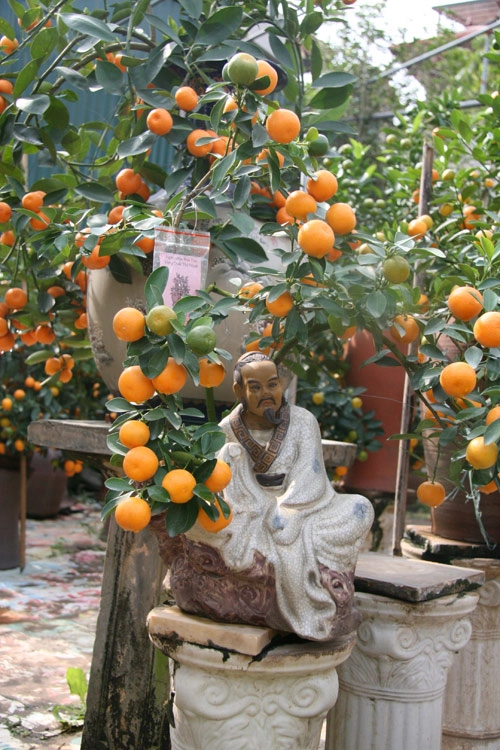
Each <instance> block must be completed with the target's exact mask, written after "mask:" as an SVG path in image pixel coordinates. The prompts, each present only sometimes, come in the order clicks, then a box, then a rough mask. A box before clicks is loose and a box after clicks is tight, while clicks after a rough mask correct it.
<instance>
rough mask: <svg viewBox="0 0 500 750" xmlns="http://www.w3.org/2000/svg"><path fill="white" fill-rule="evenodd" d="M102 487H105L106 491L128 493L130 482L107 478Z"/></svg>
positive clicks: (117, 478)
mask: <svg viewBox="0 0 500 750" xmlns="http://www.w3.org/2000/svg"><path fill="white" fill-rule="evenodd" d="M104 486H105V487H107V488H108V490H113V491H114V492H129V491H130V482H129V480H128V479H125V478H124V477H109V478H108V479H106V481H105V482H104Z"/></svg>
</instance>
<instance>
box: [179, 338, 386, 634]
mask: <svg viewBox="0 0 500 750" xmlns="http://www.w3.org/2000/svg"><path fill="white" fill-rule="evenodd" d="M234 373H235V374H234V391H235V394H236V397H237V399H238V401H239V404H238V406H237V407H236V408H235V409H234V410H233V411H232V412H231V413H230V414H229V416H227V417H225V418H224V419H223V420H222V422H221V427H222V428H223V430H224V432H225V434H226V437H227V441H226V444H225V445H224V446H223V448H222V450H221V451H220V455H219V457H220V458H222V459H223V460H224V461H226V462H227V463H229V464H230V466H231V470H232V479H231V482H230V483H229V485H228V486H227V488H226V489H225V490H224V498H225V500H226V501H227V502H228V503H229V505H230V506H231V508H232V511H233V519H232V521H231V523H230V524H229V525H228V526H227V527H226V528H224V529H223V530H221V531H220V532H219V533H217V534H210V533H208V532H206V531H204V530H203V529H202V528H200V527H199V525H198V524H195V526H194V527H193V528H192V529H190V531H189V532H188V533H187V534H186V535H185V536H182V537H178V538H176V539H175V540H173V542H174V545H173V547H175V548H176V549H175V554H174V549H172V551H171V552H169V555H168V556H169V558H170V559H169V560H168V562H169V565H170V585H171V589H172V592H173V594H174V596H175V599H176V602H177V604H178V605H179V606H180V607H181V608H182V609H184V610H185V611H188V612H191V613H194V614H199V615H203V616H206V617H207V616H208V617H211V618H212V619H216V620H221V621H226V622H243V623H248V624H255V625H268V626H270V627H273V628H275V629H277V630H281V631H289V632H293V633H296V634H297V635H299V636H301V637H303V638H307V639H311V640H319V641H324V640H329V639H331V638H333V637H335V636H336V635H340V634H342V633H345V632H349V631H351V630H353V628H355V627H356V625H357V623H358V619H357V613H356V612H355V610H354V609H353V606H352V604H353V595H354V568H355V564H356V560H357V556H358V552H359V548H360V545H361V543H362V542H363V540H364V538H365V537H366V535H367V533H368V531H369V529H370V527H371V524H372V521H373V508H372V505H371V503H370V502H369V501H368V500H367V499H366V498H364V497H362V496H360V495H348V494H340V493H337V492H335V490H334V489H333V487H332V485H331V483H330V481H329V479H328V476H327V473H326V470H325V466H324V462H323V453H322V445H321V435H320V430H319V425H318V423H317V421H316V419H315V417H314V416H313V415H312V414H311V413H310V412H308V411H307V410H306V409H303V408H301V407H299V406H293V405H289V404H288V403H287V402H286V401H285V399H284V397H283V384H282V379H281V377H280V374H279V373H278V370H277V367H276V365H275V363H274V362H273V361H272V360H270V359H269V358H268V357H267V356H266V355H264V354H262V353H260V352H249V353H247V354H245V355H243V356H242V357H241V358H240V359H239V360H238V362H237V363H236V366H235V371H234Z"/></svg>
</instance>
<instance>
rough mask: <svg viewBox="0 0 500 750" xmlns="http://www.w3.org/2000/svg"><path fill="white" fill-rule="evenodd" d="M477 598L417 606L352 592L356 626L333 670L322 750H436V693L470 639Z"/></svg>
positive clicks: (440, 700)
mask: <svg viewBox="0 0 500 750" xmlns="http://www.w3.org/2000/svg"><path fill="white" fill-rule="evenodd" d="M477 599H478V595H477V594H465V595H461V596H456V595H452V596H444V597H440V598H439V599H433V600H430V601H425V602H422V603H418V604H410V603H406V602H402V601H397V600H395V599H390V598H388V597H382V596H377V595H373V594H363V593H357V594H356V596H355V602H356V606H357V608H358V611H359V612H360V614H361V615H362V618H363V621H362V623H361V625H360V627H359V629H358V640H357V643H356V646H355V648H354V650H353V652H352V654H351V657H350V659H349V660H348V661H347V662H346V663H345V664H343V665H342V667H340V668H339V682H340V689H339V696H338V700H337V703H336V704H335V707H334V709H333V710H332V711H331V712H330V714H329V717H328V729H327V740H326V748H327V749H328V750H346V748H349V750H388V748H391V749H392V748H401V747H404V748H405V750H422V748H425V750H439V748H440V747H441V720H442V705H443V694H444V688H445V685H446V678H447V673H448V669H449V667H450V664H451V662H452V659H453V655H454V653H455V652H457V651H459V650H460V649H462V648H463V647H464V646H465V644H466V643H467V642H468V640H469V638H470V634H471V629H472V628H471V624H470V615H471V612H472V611H473V609H474V608H475V606H476V603H477Z"/></svg>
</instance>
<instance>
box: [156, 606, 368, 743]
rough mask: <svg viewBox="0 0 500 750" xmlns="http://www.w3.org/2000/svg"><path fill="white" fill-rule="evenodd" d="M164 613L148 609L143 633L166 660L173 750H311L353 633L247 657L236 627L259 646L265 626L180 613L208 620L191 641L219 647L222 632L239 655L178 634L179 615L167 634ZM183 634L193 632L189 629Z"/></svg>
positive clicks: (331, 701) (334, 692)
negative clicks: (171, 700)
mask: <svg viewBox="0 0 500 750" xmlns="http://www.w3.org/2000/svg"><path fill="white" fill-rule="evenodd" d="M169 609H170V608H168V607H163V608H157V609H155V610H153V611H152V612H151V613H150V616H149V619H148V629H149V634H150V637H151V639H152V641H153V643H154V644H155V645H156V646H157V647H158V648H160V649H161V650H162V651H163V653H166V654H167V655H168V656H169V657H170V659H171V674H172V689H173V691H174V693H175V697H174V704H173V715H174V720H175V728H171V731H170V737H171V742H172V750H240V749H241V750H267V749H269V750H271V749H272V750H278V749H279V748H283V749H284V750H285V749H286V748H290V749H293V750H317V748H318V744H319V741H320V735H321V728H322V723H323V720H324V719H325V717H326V714H327V712H328V710H329V709H330V708H331V707H332V706H333V704H334V703H335V700H336V698H337V693H338V678H337V666H338V665H339V664H341V663H342V662H343V661H345V660H346V659H347V658H348V656H349V654H350V653H351V651H352V649H353V646H354V643H355V639H356V636H355V633H351V634H349V635H348V636H344V637H341V638H338V639H336V640H334V641H330V642H328V643H315V642H310V641H300V642H298V643H290V644H287V645H281V646H277V647H274V648H273V647H272V646H268V647H267V648H265V649H264V650H263V651H261V652H260V653H259V654H257V655H256V656H251V655H248V654H245V653H242V652H241V650H240V649H242V650H243V651H245V650H247V651H248V650H253V645H251V646H250V648H246V645H245V640H244V638H241V637H240V633H242V630H241V629H242V628H244V630H245V631H246V633H247V634H249V636H252V633H253V631H255V635H256V638H257V641H258V640H259V637H260V636H259V632H258V631H263V630H265V629H264V628H253V627H251V626H238V625H226V624H220V623H213V622H210V621H208V620H203V618H193V617H190V616H188V615H184V617H186V618H188V619H189V620H191V621H195V624H196V621H198V622H201V623H207V628H208V631H209V632H208V631H207V634H206V635H205V636H202V637H199V635H200V633H199V631H198V632H197V634H196V636H195V637H197V638H198V639H199V640H201V641H202V642H204V643H206V642H207V641H208V642H210V641H214V642H215V643H220V642H221V639H224V632H225V633H226V635H227V636H228V639H230V640H231V642H232V643H233V648H234V645H235V644H236V643H238V641H239V643H238V649H239V650H238V651H234V650H232V651H228V650H227V649H224V648H222V647H210V646H206V645H205V646H201V645H199V644H197V643H193V642H188V641H186V640H182V638H181V637H180V631H181V630H182V622H181V621H182V617H183V615H182V614H181V616H180V617H179V615H177V616H176V623H175V628H174V629H172V625H171V623H170V622H169V621H168V618H169V614H168V610H169ZM162 612H163V617H162ZM191 624H192V623H191ZM195 629H196V630H197V628H195ZM189 631H190V632H191V634H192V635H193V633H194V631H193V629H192V627H191V625H189ZM235 632H236V636H235ZM267 632H269V631H267ZM253 640H254V641H255V639H253Z"/></svg>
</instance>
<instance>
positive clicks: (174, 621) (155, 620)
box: [148, 605, 277, 656]
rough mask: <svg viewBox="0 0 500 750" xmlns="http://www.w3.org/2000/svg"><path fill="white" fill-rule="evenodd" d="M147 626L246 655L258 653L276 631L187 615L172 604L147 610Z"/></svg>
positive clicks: (166, 634)
mask: <svg viewBox="0 0 500 750" xmlns="http://www.w3.org/2000/svg"><path fill="white" fill-rule="evenodd" d="M148 630H149V633H150V634H151V635H155V636H160V637H163V638H171V639H179V640H182V641H188V642H190V643H196V644H198V645H199V646H213V647H215V648H222V649H227V650H229V651H238V652H239V653H240V654H247V655H248V656H257V654H260V652H261V651H262V649H264V648H265V647H266V646H267V645H269V643H271V641H272V639H273V638H274V636H275V635H277V631H276V630H272V629H271V628H264V627H257V626H254V625H234V624H229V623H222V622H215V621H214V620H209V619H207V618H206V617H198V616H195V615H190V614H188V613H186V612H183V611H182V610H181V609H179V607H177V606H175V605H174V606H163V607H155V609H153V610H151V612H150V613H149V615H148Z"/></svg>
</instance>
